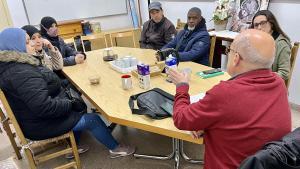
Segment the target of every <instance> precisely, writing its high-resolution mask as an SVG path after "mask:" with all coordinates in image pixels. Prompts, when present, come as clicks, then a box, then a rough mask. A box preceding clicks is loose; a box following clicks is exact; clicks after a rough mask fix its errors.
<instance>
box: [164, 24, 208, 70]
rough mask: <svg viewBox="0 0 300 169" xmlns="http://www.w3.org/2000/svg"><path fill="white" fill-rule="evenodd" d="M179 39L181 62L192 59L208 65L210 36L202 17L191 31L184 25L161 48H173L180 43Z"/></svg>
mask: <svg viewBox="0 0 300 169" xmlns="http://www.w3.org/2000/svg"><path fill="white" fill-rule="evenodd" d="M182 38H184V39H182ZM181 39H182V42H181V45H180V47H179V48H178V53H179V60H180V61H181V62H185V61H193V62H196V63H200V64H203V65H208V57H209V48H210V38H209V34H208V32H207V29H206V25H205V20H204V19H203V20H202V22H200V24H199V25H198V26H197V27H196V28H195V29H194V30H193V31H189V30H188V29H187V25H186V26H185V28H184V29H183V30H182V31H180V32H179V33H178V34H177V36H176V37H175V38H174V39H173V40H172V41H170V42H169V43H168V44H166V45H165V46H164V47H163V48H162V49H166V48H174V49H175V48H176V45H177V44H178V43H180V41H181Z"/></svg>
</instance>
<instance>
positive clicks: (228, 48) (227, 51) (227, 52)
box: [225, 46, 238, 55]
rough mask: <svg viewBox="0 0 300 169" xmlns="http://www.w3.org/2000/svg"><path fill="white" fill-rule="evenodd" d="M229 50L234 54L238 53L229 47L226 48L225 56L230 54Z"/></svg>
mask: <svg viewBox="0 0 300 169" xmlns="http://www.w3.org/2000/svg"><path fill="white" fill-rule="evenodd" d="M231 50H232V51H233V52H235V53H238V52H237V51H235V50H234V49H232V48H231V46H226V49H225V54H226V55H228V54H229V53H230V51H231Z"/></svg>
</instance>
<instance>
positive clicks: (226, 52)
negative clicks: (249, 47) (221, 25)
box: [225, 46, 243, 59]
mask: <svg viewBox="0 0 300 169" xmlns="http://www.w3.org/2000/svg"><path fill="white" fill-rule="evenodd" d="M230 51H233V52H234V53H237V54H239V56H240V58H241V59H243V57H242V56H241V55H240V53H239V52H238V51H236V50H234V49H232V48H231V46H227V47H226V49H225V54H226V55H227V56H228V55H229V53H230Z"/></svg>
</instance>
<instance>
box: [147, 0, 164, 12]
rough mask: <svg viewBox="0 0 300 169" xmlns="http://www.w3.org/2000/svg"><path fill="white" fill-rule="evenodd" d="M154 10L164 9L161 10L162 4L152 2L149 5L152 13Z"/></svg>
mask: <svg viewBox="0 0 300 169" xmlns="http://www.w3.org/2000/svg"><path fill="white" fill-rule="evenodd" d="M153 9H155V10H161V9H162V8H161V3H160V2H151V3H150V4H149V11H151V10H153Z"/></svg>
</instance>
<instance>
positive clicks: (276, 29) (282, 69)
mask: <svg viewBox="0 0 300 169" xmlns="http://www.w3.org/2000/svg"><path fill="white" fill-rule="evenodd" d="M251 28H254V29H258V30H262V31H264V32H267V33H269V34H271V35H272V36H273V38H274V40H275V43H276V53H275V59H274V63H273V65H272V70H273V72H277V73H278V75H279V76H280V77H282V79H284V80H287V79H288V77H289V74H290V69H291V64H290V57H291V47H292V46H291V42H290V39H289V37H288V36H287V35H286V34H285V33H284V32H283V31H282V29H281V28H280V26H279V24H278V22H277V20H276V18H275V16H274V15H273V13H272V12H270V11H268V10H262V11H258V12H257V13H256V14H255V15H254V17H253V19H252V24H251Z"/></svg>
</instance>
